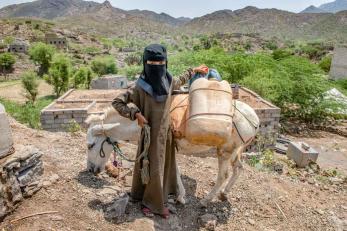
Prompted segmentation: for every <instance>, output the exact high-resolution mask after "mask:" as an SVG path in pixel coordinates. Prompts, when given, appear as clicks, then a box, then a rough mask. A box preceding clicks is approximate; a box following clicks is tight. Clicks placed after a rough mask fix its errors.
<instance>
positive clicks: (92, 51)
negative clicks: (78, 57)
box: [82, 46, 101, 54]
mask: <svg viewBox="0 0 347 231" xmlns="http://www.w3.org/2000/svg"><path fill="white" fill-rule="evenodd" d="M82 52H83V53H84V54H97V53H100V52H101V49H100V48H99V47H96V46H89V47H83V48H82Z"/></svg>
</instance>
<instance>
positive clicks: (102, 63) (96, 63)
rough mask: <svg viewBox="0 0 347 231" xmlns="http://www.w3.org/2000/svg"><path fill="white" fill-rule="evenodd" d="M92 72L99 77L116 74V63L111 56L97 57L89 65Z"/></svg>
mask: <svg viewBox="0 0 347 231" xmlns="http://www.w3.org/2000/svg"><path fill="white" fill-rule="evenodd" d="M91 68H92V70H93V71H94V72H95V73H96V74H98V75H99V77H100V76H103V75H106V74H117V72H118V70H117V66H116V61H115V59H114V58H113V57H112V56H98V57H96V58H94V60H93V61H92V63H91Z"/></svg>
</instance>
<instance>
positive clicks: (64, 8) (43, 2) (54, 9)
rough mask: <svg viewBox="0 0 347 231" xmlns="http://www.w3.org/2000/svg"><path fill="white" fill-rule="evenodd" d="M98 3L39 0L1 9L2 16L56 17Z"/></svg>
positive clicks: (72, 0)
mask: <svg viewBox="0 0 347 231" xmlns="http://www.w3.org/2000/svg"><path fill="white" fill-rule="evenodd" d="M97 5H98V3H95V2H89V1H83V0H38V1H34V2H28V3H22V4H14V5H9V6H7V7H4V8H2V9H0V17H1V18H9V17H36V18H44V19H54V18H57V17H66V16H72V15H74V14H75V13H78V14H81V13H84V12H87V11H90V10H92V9H93V8H94V7H95V6H97Z"/></svg>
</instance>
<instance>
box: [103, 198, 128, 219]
mask: <svg viewBox="0 0 347 231" xmlns="http://www.w3.org/2000/svg"><path fill="white" fill-rule="evenodd" d="M128 202H129V197H128V195H127V194H126V193H125V194H123V195H121V196H120V197H118V198H116V199H114V200H113V202H112V203H110V205H109V206H108V207H107V208H106V213H105V214H106V215H105V216H106V217H107V218H109V219H117V218H120V217H121V216H123V215H124V213H125V209H126V206H127V204H128Z"/></svg>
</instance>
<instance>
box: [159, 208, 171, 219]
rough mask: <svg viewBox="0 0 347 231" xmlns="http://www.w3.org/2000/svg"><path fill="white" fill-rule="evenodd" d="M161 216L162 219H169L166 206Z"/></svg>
mask: <svg viewBox="0 0 347 231" xmlns="http://www.w3.org/2000/svg"><path fill="white" fill-rule="evenodd" d="M161 217H162V218H164V219H169V217H170V211H169V209H168V208H164V213H163V214H162V215H161Z"/></svg>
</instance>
